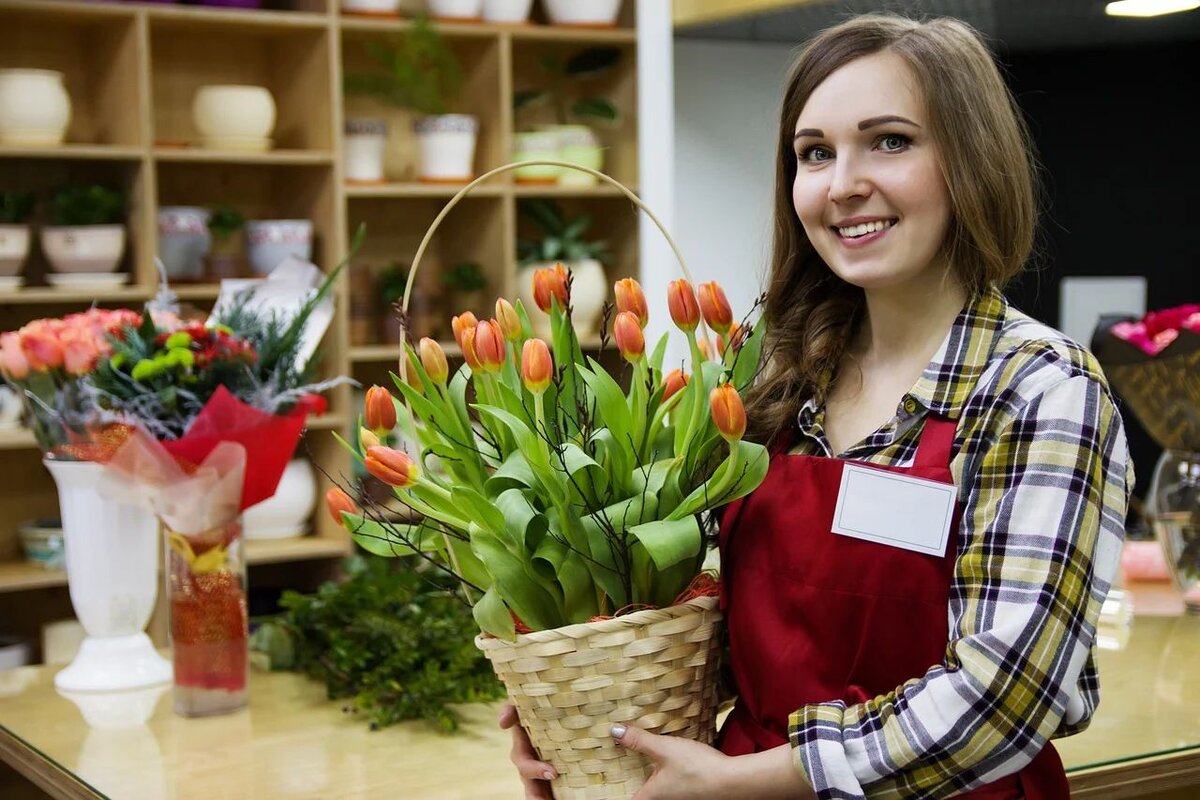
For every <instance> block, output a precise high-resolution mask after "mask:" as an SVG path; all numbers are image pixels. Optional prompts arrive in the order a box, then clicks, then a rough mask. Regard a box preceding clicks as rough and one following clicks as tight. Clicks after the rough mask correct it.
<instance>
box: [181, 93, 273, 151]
mask: <svg viewBox="0 0 1200 800" xmlns="http://www.w3.org/2000/svg"><path fill="white" fill-rule="evenodd" d="M192 122H193V123H194V124H195V126H196V131H197V132H198V133H199V134H200V140H201V144H203V145H204V146H205V147H210V148H219V149H229V150H251V151H260V150H266V149H268V148H270V146H271V133H272V131H274V130H275V98H274V97H272V96H271V92H270V91H269V90H267V89H266V87H263V86H236V85H214V86H201V87H200V88H199V89H197V90H196V95H195V97H194V98H193V99H192Z"/></svg>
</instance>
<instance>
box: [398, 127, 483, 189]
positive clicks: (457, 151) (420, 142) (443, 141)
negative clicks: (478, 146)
mask: <svg viewBox="0 0 1200 800" xmlns="http://www.w3.org/2000/svg"><path fill="white" fill-rule="evenodd" d="M413 127H414V129H415V130H416V133H417V149H418V153H419V163H418V166H417V176H418V177H419V178H420V179H421V180H423V181H431V182H435V183H436V182H447V183H454V182H466V181H469V180H471V179H472V178H474V177H475V141H476V139H477V138H478V136H479V120H478V119H476V118H475V117H472V116H469V115H467V114H441V115H439V116H431V117H421V118H420V119H418V120H417V122H416V123H415V125H414V126H413Z"/></svg>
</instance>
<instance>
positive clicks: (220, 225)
mask: <svg viewBox="0 0 1200 800" xmlns="http://www.w3.org/2000/svg"><path fill="white" fill-rule="evenodd" d="M245 224H246V216H245V215H244V214H243V213H242V212H240V211H238V210H237V209H236V208H234V207H233V206H227V205H217V206H213V207H212V211H211V213H210V214H209V216H208V232H209V233H210V234H212V238H213V239H214V240H215V241H217V242H223V241H226V240H228V239H229V237H231V236H233V235H234V234H235V233H237V232H238V231H240V230H241V229H242V228H243V227H244V226H245Z"/></svg>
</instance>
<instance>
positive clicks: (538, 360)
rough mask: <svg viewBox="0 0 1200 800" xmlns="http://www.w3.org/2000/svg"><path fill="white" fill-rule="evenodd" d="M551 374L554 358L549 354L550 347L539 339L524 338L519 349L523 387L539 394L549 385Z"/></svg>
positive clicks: (552, 374) (552, 372) (552, 373)
mask: <svg viewBox="0 0 1200 800" xmlns="http://www.w3.org/2000/svg"><path fill="white" fill-rule="evenodd" d="M553 376H554V359H553V358H552V357H551V356H550V348H549V347H548V346H547V345H546V343H545V342H543V341H542V340H541V339H526V340H525V347H524V348H523V349H522V350H521V380H523V381H524V382H525V388H526V389H528V390H529V391H531V392H533V393H534V394H541V393H542V392H544V391H546V389H547V388H548V387H549V386H550V379H551V378H552V377H553Z"/></svg>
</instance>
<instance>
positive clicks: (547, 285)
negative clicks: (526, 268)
mask: <svg viewBox="0 0 1200 800" xmlns="http://www.w3.org/2000/svg"><path fill="white" fill-rule="evenodd" d="M552 297H554V298H557V299H558V307H559V308H561V309H566V307H567V268H566V267H564V266H563V265H562V264H555V265H554V266H553V267H544V268H542V269H539V270H537V271H536V272H534V273H533V302H535V303H537V307H538V308H540V309H541V310H542V311H545V312H546V313H547V314H549V313H550V298H552Z"/></svg>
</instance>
